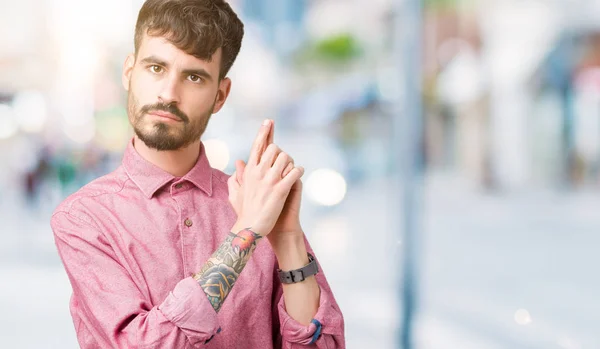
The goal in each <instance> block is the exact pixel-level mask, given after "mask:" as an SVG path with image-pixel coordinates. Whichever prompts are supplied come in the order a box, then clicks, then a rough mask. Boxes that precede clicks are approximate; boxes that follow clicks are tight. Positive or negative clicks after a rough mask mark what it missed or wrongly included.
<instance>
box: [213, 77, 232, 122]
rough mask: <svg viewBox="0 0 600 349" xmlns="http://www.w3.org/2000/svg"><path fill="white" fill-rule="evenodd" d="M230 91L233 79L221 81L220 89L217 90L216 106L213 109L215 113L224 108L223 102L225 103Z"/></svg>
mask: <svg viewBox="0 0 600 349" xmlns="http://www.w3.org/2000/svg"><path fill="white" fill-rule="evenodd" d="M229 91H231V79H229V78H225V79H223V80H221V81H220V82H219V90H218V91H217V97H216V99H215V106H214V107H213V111H212V112H213V114H215V113H218V112H219V110H221V108H223V104H225V101H226V100H227V97H228V96H229Z"/></svg>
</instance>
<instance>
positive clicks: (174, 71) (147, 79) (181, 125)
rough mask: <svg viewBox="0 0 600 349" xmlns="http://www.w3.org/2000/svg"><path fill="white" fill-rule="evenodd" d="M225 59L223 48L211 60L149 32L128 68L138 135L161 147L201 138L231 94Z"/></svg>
mask: <svg viewBox="0 0 600 349" xmlns="http://www.w3.org/2000/svg"><path fill="white" fill-rule="evenodd" d="M220 62H221V49H218V50H217V52H215V54H213V56H212V59H211V61H210V62H207V61H204V60H201V59H198V58H196V57H194V56H192V55H189V54H187V53H186V52H184V51H182V50H180V49H178V48H177V47H175V46H174V45H173V44H171V43H170V42H169V41H167V40H166V39H165V38H162V37H152V36H147V35H146V36H145V38H144V39H143V40H142V42H141V45H140V47H139V50H138V53H137V58H136V57H134V56H133V55H131V56H129V57H128V58H127V60H126V61H125V65H124V69H123V85H124V86H125V88H126V89H127V90H128V92H129V94H128V103H127V114H128V116H129V122H130V123H131V125H132V126H133V129H134V131H135V133H136V135H137V136H138V138H140V139H141V140H142V141H143V142H144V143H145V144H146V145H147V146H148V147H149V148H153V149H156V150H177V149H180V148H182V147H185V146H188V145H190V144H191V143H193V142H195V141H198V140H199V139H200V136H201V135H202V134H203V133H204V130H205V129H206V126H207V124H208V120H209V119H210V116H211V115H212V114H213V113H216V112H217V111H218V110H219V109H221V107H222V106H223V103H224V102H225V99H226V98H227V95H228V94H229V88H230V81H229V79H223V80H222V81H219V69H220Z"/></svg>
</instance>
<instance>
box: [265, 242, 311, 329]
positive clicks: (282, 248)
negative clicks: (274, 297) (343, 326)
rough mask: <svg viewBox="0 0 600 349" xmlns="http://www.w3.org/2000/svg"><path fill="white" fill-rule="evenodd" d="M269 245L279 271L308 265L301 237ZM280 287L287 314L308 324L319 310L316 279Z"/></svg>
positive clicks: (309, 278) (308, 278)
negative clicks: (271, 247)
mask: <svg viewBox="0 0 600 349" xmlns="http://www.w3.org/2000/svg"><path fill="white" fill-rule="evenodd" d="M271 245H272V246H273V250H274V252H275V255H276V256H277V261H278V263H279V268H280V269H281V270H293V269H299V268H302V267H304V266H305V265H307V264H308V255H307V251H306V245H305V244H304V236H303V235H300V236H298V237H291V238H286V239H282V240H279V241H273V240H271ZM282 287H283V299H284V302H285V309H286V310H287V313H288V314H289V315H290V316H291V317H292V318H293V319H294V320H296V321H298V322H299V323H301V324H303V325H308V324H310V321H311V320H312V319H313V317H314V316H315V314H316V313H317V309H318V308H319V300H320V289H319V285H318V284H317V280H316V278H315V277H314V276H309V277H307V278H306V279H305V280H304V281H302V282H297V283H293V284H283V285H282Z"/></svg>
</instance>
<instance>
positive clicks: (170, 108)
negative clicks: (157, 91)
mask: <svg viewBox="0 0 600 349" xmlns="http://www.w3.org/2000/svg"><path fill="white" fill-rule="evenodd" d="M158 110H160V111H165V112H168V113H171V114H173V115H175V116H177V117H178V118H180V119H181V120H182V121H183V122H185V123H188V122H190V118H189V117H188V116H187V115H185V113H184V112H182V111H181V110H179V108H177V107H176V106H174V105H172V104H164V103H156V104H150V105H145V106H143V107H142V109H141V110H140V115H144V114H148V113H150V112H152V111H158Z"/></svg>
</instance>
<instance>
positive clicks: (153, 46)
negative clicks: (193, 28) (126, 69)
mask: <svg viewBox="0 0 600 349" xmlns="http://www.w3.org/2000/svg"><path fill="white" fill-rule="evenodd" d="M149 56H155V57H159V58H161V59H162V60H164V61H165V62H167V63H168V64H171V65H176V66H180V67H181V68H182V69H187V68H194V67H202V68H204V69H206V70H209V72H210V73H211V75H212V74H213V73H214V74H217V75H218V71H219V67H220V62H221V48H219V49H217V51H216V52H215V53H214V54H213V55H212V57H211V59H210V61H206V60H203V59H200V58H198V57H194V56H192V55H190V54H188V53H187V52H185V51H183V50H180V49H179V48H177V46H175V45H173V44H172V43H171V42H170V41H169V40H167V39H166V38H165V37H162V36H150V35H144V37H143V38H142V40H141V43H140V47H139V50H138V54H137V58H138V60H140V59H144V58H146V57H149ZM213 70H214V71H213Z"/></svg>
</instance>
